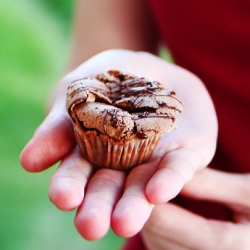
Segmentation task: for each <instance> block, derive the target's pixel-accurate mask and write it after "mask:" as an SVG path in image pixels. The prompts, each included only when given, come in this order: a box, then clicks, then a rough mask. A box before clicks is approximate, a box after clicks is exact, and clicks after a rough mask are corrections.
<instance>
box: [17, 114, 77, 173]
mask: <svg viewBox="0 0 250 250" xmlns="http://www.w3.org/2000/svg"><path fill="white" fill-rule="evenodd" d="M74 143H75V139H74V134H73V129H72V126H71V121H70V119H69V117H68V116H67V114H66V113H63V112H59V113H56V112H51V113H50V114H49V115H48V116H47V117H46V119H45V120H44V122H43V123H42V124H41V125H40V126H39V127H38V129H37V130H36V132H35V133H34V135H33V137H32V139H31V140H30V141H29V142H28V144H27V145H26V146H25V148H24V149H23V150H22V152H21V155H20V162H21V164H22V166H23V167H24V169H26V170H27V171H29V172H39V171H42V170H44V169H46V168H48V167H50V166H52V165H53V164H55V163H56V162H58V161H59V160H60V159H61V158H62V157H63V156H64V155H66V154H67V153H68V152H69V151H70V149H71V148H72V147H73V145H74Z"/></svg>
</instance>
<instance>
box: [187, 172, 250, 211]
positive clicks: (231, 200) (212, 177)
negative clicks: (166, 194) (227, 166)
mask: <svg viewBox="0 0 250 250" xmlns="http://www.w3.org/2000/svg"><path fill="white" fill-rule="evenodd" d="M249 183H250V174H230V173H225V172H221V171H216V170H212V169H209V168H207V169H204V170H201V171H197V172H196V174H195V175H194V177H193V179H192V180H191V181H190V182H188V183H187V184H186V185H185V187H184V189H183V190H182V194H183V195H185V196H189V197H193V198H195V199H205V200H210V201H216V202H220V203H224V204H227V205H233V206H234V207H235V208H236V207H238V210H239V209H242V212H243V210H247V211H248V213H249V211H250V199H249V197H250V189H249Z"/></svg>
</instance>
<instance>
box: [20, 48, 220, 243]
mask: <svg viewBox="0 0 250 250" xmlns="http://www.w3.org/2000/svg"><path fill="white" fill-rule="evenodd" d="M109 69H117V70H121V71H125V72H129V73H132V74H135V75H138V76H144V77H147V78H148V79H152V80H157V81H159V82H161V83H162V84H163V85H165V87H166V88H167V89H169V91H175V92H176V93H177V96H178V97H179V98H180V100H181V101H182V102H183V105H184V108H185V110H184V112H183V114H181V115H179V116H178V117H177V124H178V128H177V129H176V130H174V131H172V132H171V133H169V134H168V133H167V134H165V135H164V136H163V138H162V140H161V141H160V143H159V145H158V147H157V149H156V150H155V152H154V153H153V155H152V157H151V158H150V160H149V161H148V162H147V163H145V164H142V165H140V166H137V167H135V168H134V169H133V170H132V171H131V172H130V173H129V174H128V175H126V173H124V172H121V171H114V170H110V169H101V170H99V171H97V172H95V173H94V172H93V170H92V168H91V164H90V163H88V162H87V161H86V160H85V159H84V158H83V157H82V156H81V154H80V153H79V150H78V148H77V146H76V142H75V139H74V134H73V130H72V124H71V119H70V118H69V116H68V114H67V112H66V109H65V95H66V89H67V86H68V84H69V83H70V82H71V81H73V80H76V79H80V78H83V77H86V76H95V75H96V74H97V73H101V72H105V71H107V70H109ZM216 137H217V121H216V116H215V112H214V108H213V104H212V102H211V100H210V97H209V95H208V93H207V91H206V89H205V88H204V86H203V84H202V83H201V81H200V80H199V79H198V78H197V77H195V76H194V75H193V74H191V73H189V72H188V71H186V70H184V69H181V68H179V67H177V66H174V65H172V64H170V63H167V62H165V61H163V60H161V59H159V58H158V57H155V56H153V55H151V54H148V53H143V52H131V51H122V50H114V51H106V52H103V53H101V54H99V55H97V56H95V57H93V58H92V59H90V60H89V61H87V62H85V63H84V64H82V65H81V66H80V67H78V68H77V69H76V70H74V71H73V72H71V73H70V74H68V75H67V76H66V77H65V78H64V79H63V80H62V81H61V82H60V83H59V85H58V87H57V89H56V91H55V95H54V102H53V106H52V109H51V111H50V113H49V115H48V116H47V118H46V119H45V120H44V122H43V123H42V124H41V125H40V127H39V128H38V129H37V130H36V132H35V134H34V136H33V138H32V139H31V141H30V142H29V143H28V144H27V145H26V147H25V148H24V150H23V152H22V154H21V158H20V159H21V164H22V165H23V167H24V168H25V169H26V170H27V171H30V172H39V171H42V170H44V169H46V168H48V167H50V166H52V165H53V164H55V163H56V162H58V161H61V163H60V166H59V168H58V170H57V171H56V172H55V174H54V175H53V177H52V179H51V183H50V188H49V197H50V199H51V201H52V202H53V203H54V204H55V205H56V206H57V207H58V208H59V209H62V210H66V211H67V210H73V209H75V208H77V207H78V210H77V214H76V217H75V225H76V228H77V229H78V231H79V232H80V234H81V235H82V236H83V237H85V238H86V239H89V240H94V239H99V238H101V237H103V236H104V235H105V234H106V232H107V231H108V229H109V226H110V225H111V226H112V228H113V230H114V231H115V233H117V234H118V235H120V236H123V237H129V236H132V235H134V234H135V233H137V232H138V231H139V230H140V229H141V228H142V227H143V225H144V223H145V222H146V220H147V219H148V217H149V215H150V213H151V210H152V208H153V204H162V203H165V202H167V201H168V200H170V199H172V198H173V197H175V196H176V195H177V194H178V193H179V191H180V190H181V189H182V187H183V185H184V184H185V183H186V182H187V181H188V180H190V179H191V178H192V176H193V174H194V172H195V171H196V170H197V169H201V168H204V167H205V166H207V164H208V163H209V162H210V160H211V158H212V156H213V154H214V151H215V145H216Z"/></svg>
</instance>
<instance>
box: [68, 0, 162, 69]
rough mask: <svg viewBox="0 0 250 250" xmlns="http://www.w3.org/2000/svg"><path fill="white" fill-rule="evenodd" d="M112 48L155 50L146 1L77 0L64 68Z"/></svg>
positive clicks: (154, 39)
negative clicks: (69, 45)
mask: <svg viewBox="0 0 250 250" xmlns="http://www.w3.org/2000/svg"><path fill="white" fill-rule="evenodd" d="M114 48H119V49H129V50H136V51H137V50H143V51H148V52H151V53H155V52H156V51H157V35H156V32H155V29H154V25H153V22H152V19H151V16H150V14H149V10H148V6H147V4H146V1H145V0H119V1H116V0H108V1H107V0H91V1H90V0H86V1H82V0H78V1H76V5H75V15H74V19H73V30H72V40H71V51H70V58H69V63H68V66H67V71H71V70H72V69H74V68H75V67H77V66H78V65H80V64H81V63H82V62H84V61H86V60H87V59H89V58H90V57H92V56H93V55H95V54H97V53H99V52H101V51H104V50H108V49H114Z"/></svg>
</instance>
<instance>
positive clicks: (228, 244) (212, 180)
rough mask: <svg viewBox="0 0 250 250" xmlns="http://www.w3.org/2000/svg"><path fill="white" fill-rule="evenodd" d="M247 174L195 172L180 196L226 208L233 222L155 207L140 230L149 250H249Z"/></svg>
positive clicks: (249, 208) (175, 207)
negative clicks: (208, 201) (217, 204)
mask: <svg viewBox="0 0 250 250" xmlns="http://www.w3.org/2000/svg"><path fill="white" fill-rule="evenodd" d="M249 182H250V174H228V173H223V172H219V171H215V170H210V169H204V170H201V171H200V172H197V173H196V174H195V176H194V177H193V179H192V180H191V181H190V182H189V183H187V185H186V186H185V187H184V188H183V191H182V194H183V195H185V196H188V197H191V198H195V199H203V200H210V201H214V202H219V203H222V204H225V205H227V206H229V207H230V208H231V209H232V210H233V212H234V215H235V222H225V221H216V220H211V219H210V220H209V219H205V218H203V217H201V216H198V215H196V214H194V213H191V212H189V211H187V210H185V209H183V208H180V207H178V206H176V205H173V204H170V203H168V204H164V205H160V206H156V207H155V208H154V210H153V212H152V214H151V216H150V219H149V220H148V221H147V223H146V224H145V227H144V229H143V230H142V236H143V240H144V242H145V244H146V246H147V247H148V248H147V249H149V250H154V249H157V250H161V249H162V250H163V249H164V250H166V249H182V250H184V249H186V250H187V249H204V250H213V249H220V250H229V249H239V250H247V249H250V238H249V235H250V199H249V197H250V189H249Z"/></svg>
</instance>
